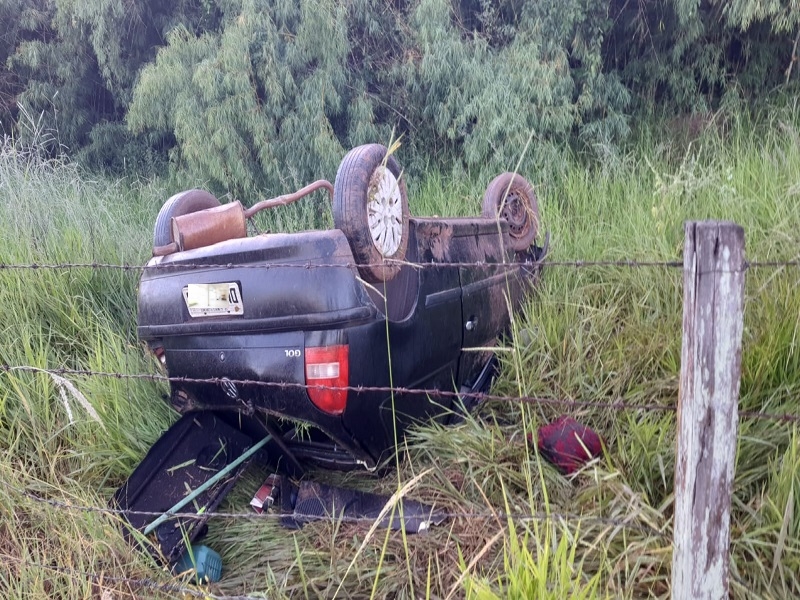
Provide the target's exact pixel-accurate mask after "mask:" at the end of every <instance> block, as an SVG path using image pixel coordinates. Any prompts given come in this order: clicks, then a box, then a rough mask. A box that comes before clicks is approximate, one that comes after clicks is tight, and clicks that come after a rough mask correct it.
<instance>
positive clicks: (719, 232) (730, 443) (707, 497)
mask: <svg viewBox="0 0 800 600" xmlns="http://www.w3.org/2000/svg"><path fill="white" fill-rule="evenodd" d="M685 232H686V242H685V245H684V253H683V268H684V271H683V273H684V275H683V289H684V296H683V347H682V350H681V380H680V393H679V400H678V440H677V454H676V465H675V521H674V540H673V546H672V548H673V555H672V597H673V598H674V599H675V600H686V599H689V598H691V599H706V598H707V599H714V600H719V599H722V598H728V572H729V563H730V507H731V493H732V486H733V471H734V460H735V457H736V430H737V424H738V406H737V405H738V400H739V381H740V378H741V363H742V322H743V310H744V271H745V260H744V230H743V229H742V228H741V227H739V226H738V225H736V224H735V223H726V222H718V221H703V222H687V223H686V225H685Z"/></svg>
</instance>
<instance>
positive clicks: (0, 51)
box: [0, 0, 800, 194]
mask: <svg viewBox="0 0 800 600" xmlns="http://www.w3.org/2000/svg"><path fill="white" fill-rule="evenodd" d="M798 14H800V10H798V9H797V8H795V7H794V4H793V3H781V2H767V3H765V2H759V1H757V0H736V1H734V2H721V1H720V0H647V1H643V2H627V1H625V0H611V1H607V0H606V1H603V0H541V1H537V2H525V1H524V0H494V1H492V0H409V1H406V0H299V1H298V2H280V1H278V0H266V1H259V2H256V1H255V0H203V1H202V2H199V3H198V2H188V1H186V0H182V1H178V2H171V3H163V2H160V1H157V0H81V1H78V0H3V2H2V4H0V19H1V20H2V22H3V24H4V29H5V30H6V31H5V33H4V34H2V35H0V59H2V67H0V121H1V122H2V126H3V129H4V131H5V133H6V134H8V135H13V136H15V137H17V138H21V139H23V140H24V138H25V136H26V135H28V129H29V128H27V127H25V126H23V125H24V120H21V114H20V108H19V107H20V106H22V107H23V108H24V110H25V111H26V113H27V114H28V115H29V116H30V118H32V119H34V120H36V122H37V124H38V130H37V131H41V129H44V130H46V131H51V132H52V135H51V136H50V142H51V146H50V149H49V151H50V152H52V153H54V154H55V153H62V152H66V153H68V154H69V155H71V156H73V157H75V158H77V159H78V160H79V161H80V162H82V163H84V164H85V165H87V166H89V167H91V168H94V169H103V170H110V171H114V172H122V171H134V172H136V173H139V174H146V175H149V174H152V173H153V172H160V171H164V170H165V169H166V168H170V169H171V170H172V172H173V174H178V175H179V176H180V177H182V178H185V179H187V180H188V181H192V182H194V183H195V184H198V181H199V182H201V183H202V184H204V185H207V186H209V187H211V188H212V189H215V190H216V191H217V192H218V193H221V192H227V191H230V192H233V193H234V194H255V193H256V192H258V193H263V194H266V193H279V192H281V191H284V190H285V189H286V188H289V187H294V186H297V185H299V184H301V183H305V182H307V181H309V180H311V179H314V178H316V177H327V178H332V177H333V176H334V174H335V169H336V166H337V165H338V162H339V160H340V159H341V156H342V155H343V154H344V152H345V151H346V149H348V148H349V147H352V146H354V145H357V144H361V143H365V142H370V141H375V140H380V141H387V140H388V139H389V138H390V136H391V135H392V132H394V135H395V136H398V135H401V134H402V135H403V136H404V142H405V147H406V149H405V150H404V162H405V163H406V165H407V166H408V167H409V168H410V169H412V170H414V171H423V170H427V169H429V167H432V166H433V167H435V168H436V169H437V170H442V169H444V170H451V169H452V170H455V172H456V173H457V174H467V175H468V176H473V177H481V178H485V177H488V176H490V175H491V174H492V173H496V172H497V171H499V170H502V169H509V168H513V167H514V166H515V164H516V161H517V160H518V158H519V156H520V155H521V154H522V150H523V148H525V147H526V145H528V146H529V150H528V152H527V154H526V157H527V158H526V160H528V161H530V162H529V163H528V164H527V165H525V166H524V167H523V170H529V169H530V170H533V169H535V168H537V167H541V166H542V165H543V164H546V163H548V162H553V161H552V158H553V157H554V156H556V157H558V156H559V155H560V153H561V152H563V151H564V149H567V148H569V149H572V150H577V151H579V152H588V153H589V154H590V155H595V156H606V155H607V154H608V153H609V152H614V150H615V148H617V147H618V145H619V144H620V142H621V141H623V140H624V139H625V138H626V136H627V135H628V133H629V131H630V128H631V127H632V126H634V127H635V126H636V123H638V122H639V120H641V119H647V118H650V117H651V116H653V115H663V114H665V113H666V114H673V115H678V116H680V118H681V119H685V120H686V121H687V122H690V123H695V122H696V121H693V120H692V119H693V117H690V116H689V115H695V117H694V119H695V120H696V119H699V122H700V123H703V122H705V120H706V119H707V115H708V113H709V111H715V110H717V109H719V108H720V107H722V108H728V109H730V108H732V109H735V110H737V111H739V110H746V109H747V108H748V107H749V106H752V105H757V104H758V103H759V102H760V101H761V100H763V99H764V98H765V97H766V96H768V95H770V94H771V93H772V92H773V91H774V90H775V89H776V87H778V86H786V85H787V84H788V85H790V86H791V84H792V82H793V81H794V79H796V77H797V73H795V72H793V70H792V68H791V65H793V52H796V44H795V41H796V37H795V36H796V34H797V33H798V21H799V18H798ZM698 115H699V116H698ZM678 125H680V123H679V124H678ZM37 135H38V134H37Z"/></svg>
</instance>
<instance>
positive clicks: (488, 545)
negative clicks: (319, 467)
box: [0, 109, 800, 598]
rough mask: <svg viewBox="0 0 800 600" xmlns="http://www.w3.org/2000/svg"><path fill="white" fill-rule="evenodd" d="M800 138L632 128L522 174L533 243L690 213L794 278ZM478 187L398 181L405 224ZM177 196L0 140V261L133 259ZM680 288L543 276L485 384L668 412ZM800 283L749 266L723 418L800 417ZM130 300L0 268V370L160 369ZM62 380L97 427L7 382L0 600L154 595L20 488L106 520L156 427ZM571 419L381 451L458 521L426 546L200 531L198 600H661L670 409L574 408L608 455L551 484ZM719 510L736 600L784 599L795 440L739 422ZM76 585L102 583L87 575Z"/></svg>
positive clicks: (109, 527)
mask: <svg viewBox="0 0 800 600" xmlns="http://www.w3.org/2000/svg"><path fill="white" fill-rule="evenodd" d="M799 124H800V118H798V115H797V114H796V113H794V112H792V110H791V109H782V110H781V111H773V112H772V113H770V114H765V115H764V116H762V117H761V118H760V119H758V120H757V121H745V120H743V119H737V118H730V119H729V120H728V121H727V122H726V123H724V126H719V127H717V126H716V125H715V126H712V127H711V128H709V130H708V131H706V132H705V134H704V135H703V136H701V137H700V138H698V139H696V140H693V141H692V143H691V144H690V145H687V144H681V145H678V144H675V143H673V142H672V141H671V140H670V139H669V138H668V137H660V136H659V135H657V134H656V133H654V132H643V133H642V134H641V136H640V137H641V139H640V141H639V142H638V143H637V144H635V146H633V147H631V148H630V149H629V150H628V152H627V153H625V152H618V153H616V154H614V155H613V156H612V157H611V158H609V159H608V160H606V161H604V162H603V163H601V164H594V165H592V166H588V167H587V166H586V165H585V164H583V163H581V162H580V161H579V160H577V159H576V158H573V157H569V156H565V157H564V159H563V160H560V161H557V162H554V163H553V164H550V165H542V168H541V170H539V171H537V172H532V173H526V176H528V178H529V179H530V180H531V181H532V182H533V183H534V185H535V186H536V188H537V190H538V191H539V196H540V205H541V209H542V217H543V222H544V224H545V226H546V227H547V228H548V229H549V230H550V231H551V234H552V244H551V252H552V254H551V257H552V258H553V259H554V260H561V259H584V260H592V259H612V260H613V259H623V260H624V259H636V260H680V255H681V249H682V243H683V229H682V223H683V221H684V220H686V219H704V218H721V219H728V220H734V221H736V222H738V223H740V224H741V225H742V226H743V227H744V228H745V232H746V237H747V254H748V258H749V259H750V260H761V261H765V260H797V259H798V258H799V257H800V210H798V208H797V202H796V201H797V198H796V196H797V194H798V190H800V179H798V176H797V173H800V134H798V131H800V130H799V129H798V127H800V125H799ZM654 131H655V130H654ZM400 154H401V158H402V150H401V151H400ZM483 185H485V182H484V183H481V184H479V183H475V182H471V181H469V180H458V181H451V180H448V179H445V178H443V177H441V176H440V175H439V174H437V173H430V174H429V175H428V176H427V178H426V179H424V180H422V181H417V182H413V181H412V182H410V192H411V211H412V213H414V214H417V215H434V214H436V215H440V216H451V215H452V216H455V215H470V214H473V215H474V214H479V211H480V201H481V196H482V189H483ZM174 191H177V190H170V191H169V192H166V191H164V190H162V189H161V188H160V187H159V186H158V185H155V184H152V185H148V184H139V185H136V186H132V185H126V184H124V183H122V182H110V181H92V180H91V179H89V178H87V177H86V176H85V175H83V174H81V173H80V172H79V171H77V170H76V169H75V168H74V167H73V166H71V165H68V164H62V163H58V162H56V163H53V162H46V161H43V160H40V159H38V158H36V156H35V155H26V154H25V153H24V152H21V151H20V149H18V148H14V147H12V146H8V145H7V146H5V147H4V148H3V149H2V152H0V263H3V264H10V263H37V264H44V263H49V264H53V263H76V262H80V263H122V262H126V263H131V264H140V263H143V262H144V261H145V260H146V258H147V255H148V252H149V248H150V245H151V227H152V223H153V221H154V219H155V215H156V213H157V210H158V207H159V206H160V203H161V201H162V200H163V199H165V198H166V197H167V196H168V195H170V194H171V193H173V192H174ZM295 210H296V211H297V212H296V213H285V216H286V215H289V216H291V218H292V219H297V220H300V221H303V222H294V221H293V222H291V223H284V222H283V221H282V220H281V219H282V218H283V217H279V216H274V217H272V216H271V217H267V218H266V220H265V221H264V225H263V226H264V227H268V228H271V229H273V230H274V228H292V229H302V228H303V227H307V226H310V225H314V224H318V223H319V222H323V223H328V224H329V223H330V221H328V220H325V219H328V218H329V217H327V216H324V215H323V216H320V214H321V213H318V210H317V206H316V205H315V204H314V203H313V202H312V203H311V204H310V205H309V206H308V207H306V208H303V207H301V206H300V205H298V207H297V208H296V209H295ZM309 211H310V212H309ZM289 216H286V218H289ZM320 219H322V220H321V221H320ZM681 286H682V274H681V271H680V269H669V268H660V267H647V268H605V267H602V268H601V267H584V268H575V267H556V266H554V267H552V268H551V269H549V271H548V272H546V274H545V278H544V280H543V282H542V285H541V287H540V289H539V291H538V292H537V294H536V295H535V296H533V297H532V298H531V299H530V301H529V302H527V303H526V305H525V306H524V310H523V311H522V312H521V313H520V314H518V315H517V316H516V318H515V320H514V325H513V330H512V332H511V334H510V336H509V337H508V338H507V339H506V340H505V341H504V344H505V347H506V349H507V351H503V352H501V353H500V357H501V359H502V375H501V377H500V379H499V381H498V382H497V383H496V387H495V392H496V393H498V394H508V395H509V396H519V395H525V396H546V397H551V398H562V399H564V398H566V399H577V400H590V401H597V402H610V401H618V400H622V401H624V402H626V403H631V404H646V405H653V406H657V407H671V406H674V405H675V404H676V402H677V396H678V375H679V370H680V327H681V303H682V290H681ZM799 286H800V270H799V269H796V268H794V269H792V268H783V269H775V268H762V269H751V270H750V271H748V273H747V299H746V308H745V334H744V355H743V379H742V395H741V408H742V410H755V411H765V412H772V413H783V412H787V413H792V414H800V407H798V397H800V350H799V349H798V328H800V293H798V287H799ZM135 298H136V273H131V272H126V271H120V270H106V269H66V268H65V269H54V270H50V269H36V270H10V269H0V302H2V304H0V306H2V307H3V310H4V317H3V319H2V320H1V321H0V322H1V323H2V325H0V363H3V364H7V365H30V366H33V367H38V368H53V367H72V368H87V369H92V370H100V371H112V372H113V371H119V372H130V373H136V372H155V371H156V369H157V365H156V364H155V363H154V362H153V361H152V360H151V359H150V358H149V357H148V356H147V354H146V353H145V352H144V350H143V348H142V347H141V346H140V344H139V343H138V342H137V340H136V337H135V329H134V324H135V309H136V307H135ZM72 383H73V384H74V385H75V386H76V387H77V389H78V390H79V392H81V393H82V394H83V395H84V396H85V398H86V399H87V400H88V402H89V403H90V404H91V406H92V407H93V408H94V410H95V411H96V412H97V414H98V415H99V417H100V420H101V421H102V424H99V423H97V422H95V421H94V420H93V419H92V418H91V417H90V415H89V414H88V412H87V411H86V410H85V409H84V407H83V406H82V405H81V403H80V402H79V401H77V400H76V399H75V398H74V397H72V396H70V395H69V394H67V396H66V400H65V398H64V397H62V395H61V393H60V391H59V386H58V384H57V383H56V382H54V380H53V379H52V378H51V377H49V376H48V375H46V374H42V373H31V372H20V371H12V372H2V373H0V449H2V450H4V452H3V454H2V458H0V481H2V482H3V484H4V485H2V486H0V512H2V515H3V517H2V520H0V559H2V561H1V562H0V564H2V567H0V590H2V591H3V596H4V597H9V598H23V597H24V598H50V597H53V596H60V597H65V598H73V597H91V596H93V595H94V596H95V597H97V596H99V595H100V594H101V593H102V591H103V590H109V591H111V592H113V594H114V597H150V596H159V594H160V595H163V596H165V597H167V596H170V595H171V594H169V593H166V592H164V593H160V592H158V591H155V590H152V589H142V588H138V587H136V585H135V584H131V583H126V582H124V581H119V580H116V579H114V578H120V577H122V578H125V577H127V578H140V577H147V578H151V579H154V580H156V581H158V582H160V583H165V582H169V581H171V580H172V576H171V575H170V574H169V573H166V572H164V571H162V570H160V569H159V567H158V566H157V565H156V564H154V563H153V562H152V561H151V559H149V557H148V556H147V555H145V554H144V553H140V552H138V551H132V550H131V549H130V548H129V547H128V546H127V544H126V543H125V542H124V540H123V539H122V537H121V535H120V533H119V528H118V523H117V522H116V521H115V519H114V518H112V517H109V516H107V515H102V514H97V513H92V512H82V511H76V510H64V509H58V508H55V507H53V506H50V505H47V504H42V503H37V502H35V501H33V500H31V499H30V498H29V497H27V496H25V495H23V494H20V493H19V491H18V490H20V489H24V490H26V491H28V492H32V493H35V494H37V495H40V496H45V497H49V498H53V499H57V500H59V501H64V502H68V503H71V504H76V505H95V506H104V505H105V504H106V503H107V502H108V499H109V498H110V496H111V494H112V493H113V491H114V490H115V489H116V487H117V486H118V485H119V484H120V483H121V482H122V481H123V480H124V479H125V478H126V477H127V475H128V474H129V473H130V472H131V471H132V469H133V468H134V467H135V465H136V464H137V462H138V461H139V460H141V458H142V457H143V456H144V453H145V452H146V450H147V449H148V448H149V446H150V445H151V444H152V442H153V441H155V440H156V439H157V438H158V436H159V434H160V432H161V431H162V430H163V429H164V428H166V427H167V426H168V425H169V423H170V422H171V421H172V419H173V418H174V415H173V414H172V413H171V411H170V410H169V409H168V408H167V407H166V403H165V402H163V399H162V395H163V394H164V393H165V391H166V390H165V389H164V388H163V387H162V386H160V385H156V384H153V383H148V382H144V381H129V380H118V379H114V378H94V377H87V378H73V379H72ZM67 406H69V410H68V409H67ZM565 410H566V409H565V408H563V407H562V408H558V407H555V406H552V405H547V404H540V405H536V404H532V405H523V404H520V403H516V402H506V403H493V404H491V405H488V406H485V407H484V408H482V409H481V410H480V412H479V413H478V415H477V416H475V417H471V418H467V419H466V420H465V421H464V422H463V423H462V424H461V425H459V426H457V427H452V428H443V427H438V426H425V427H420V428H419V429H417V430H415V431H414V433H413V434H412V435H410V436H409V438H408V439H407V441H406V444H405V445H404V446H403V447H402V448H401V449H400V450H401V452H402V454H403V455H404V457H405V458H406V460H405V461H403V462H402V463H401V467H400V479H401V481H409V480H411V479H412V478H413V477H414V476H415V475H418V474H419V473H422V472H423V471H425V470H428V469H429V470H430V472H429V474H427V475H425V476H424V477H423V478H422V479H421V481H420V482H419V483H418V485H417V486H416V487H415V488H414V490H413V492H412V495H413V496H415V497H417V498H419V499H422V500H424V501H427V502H431V503H434V504H436V505H437V506H438V507H441V508H443V509H445V510H447V511H450V512H452V513H457V516H453V517H452V518H451V519H449V520H448V522H447V523H446V524H445V525H443V526H440V527H438V528H434V529H432V530H431V531H429V532H427V533H425V534H423V535H417V536H408V537H405V538H404V537H402V536H400V535H396V534H391V535H389V536H388V537H384V536H383V535H381V536H375V537H374V538H373V539H370V540H368V542H367V543H366V544H364V539H365V535H366V533H367V526H362V525H358V524H342V523H339V524H336V523H317V524H313V525H307V526H306V527H305V528H304V529H303V530H301V531H299V532H288V531H287V530H284V529H282V528H281V527H280V526H279V524H278V523H277V522H275V521H274V520H251V519H246V520H245V519H212V520H211V522H210V532H209V536H208V539H207V542H206V543H208V544H209V545H211V546H213V547H214V548H215V549H216V550H218V551H220V552H221V553H222V555H223V560H224V564H225V572H224V578H223V581H222V582H220V584H219V585H217V586H213V587H212V591H214V592H216V593H224V594H266V595H268V596H269V597H271V598H274V597H331V596H333V595H334V594H335V593H336V590H337V589H339V590H340V591H339V597H367V596H370V595H371V594H373V593H374V595H375V596H377V597H392V598H403V597H411V595H412V590H413V595H414V597H420V596H424V597H432V598H445V597H465V596H466V597H470V598H494V597H516V598H527V597H536V596H537V595H538V596H541V597H559V598H560V597H574V598H583V597H587V598H588V597H591V598H593V597H605V596H611V597H630V598H633V597H641V596H653V597H664V596H666V595H668V594H669V589H670V588H669V578H670V573H669V571H670V561H671V519H672V477H673V472H674V446H675V418H674V413H673V412H671V411H669V410H667V411H648V410H635V411H615V410H610V409H608V408H594V409H588V408H587V409H581V410H571V411H570V412H571V414H573V415H574V416H575V417H576V418H578V419H580V420H582V421H584V422H586V423H587V424H589V425H591V426H593V427H594V428H596V429H597V430H598V431H599V432H600V433H601V434H602V435H603V437H604V439H605V441H606V443H607V447H608V452H607V454H606V455H605V456H604V457H603V458H602V459H601V460H599V461H597V462H596V463H594V464H592V465H591V466H590V467H589V468H587V469H586V470H585V471H583V472H582V473H581V474H579V475H577V476H574V477H572V478H565V477H563V476H562V475H560V474H558V473H557V472H556V471H555V470H554V469H553V468H552V467H551V466H550V465H548V464H547V463H545V462H544V461H543V460H542V459H541V457H539V456H538V455H537V454H536V452H535V449H534V447H533V445H532V444H531V443H530V441H529V440H528V438H527V437H526V435H525V432H531V431H535V430H536V428H537V427H538V426H539V425H541V424H542V423H545V422H547V421H549V420H550V419H552V418H553V417H554V416H556V415H557V414H560V413H562V412H564V411H565ZM70 413H71V415H72V419H70ZM264 475H265V472H264V471H263V470H262V469H258V468H253V469H251V470H250V471H249V472H248V473H247V474H246V475H245V477H244V478H243V479H242V481H241V482H240V483H239V484H238V485H237V487H236V488H235V490H234V491H233V493H232V494H231V495H230V497H229V498H228V499H227V500H226V502H225V504H224V506H223V508H224V509H225V510H230V511H234V512H240V511H242V510H244V509H245V508H246V507H247V503H248V501H249V498H250V495H251V494H252V492H253V491H254V490H255V489H256V488H257V487H258V485H260V481H261V479H262V478H263V476H264ZM344 480H345V481H346V482H347V483H350V484H353V485H360V486H364V487H371V488H373V489H375V488H378V489H384V490H385V491H387V492H389V493H392V492H394V491H395V490H396V486H397V479H396V478H388V480H373V479H369V478H365V477H364V476H358V475H349V476H346V477H345V478H344ZM733 509H734V511H733V523H732V528H731V534H732V582H733V592H734V595H735V596H736V597H741V598H744V597H750V594H755V595H757V596H762V597H793V596H797V595H800V581H798V576H797V573H798V572H800V436H798V432H797V429H796V427H793V426H792V425H791V424H787V423H781V422H777V421H765V420H752V419H744V420H742V422H741V425H740V437H739V450H738V456H737V463H736V480H735V484H734V502H733ZM470 513H473V514H472V516H469V514H470ZM508 514H533V515H537V517H536V518H534V519H527V520H525V519H522V520H521V519H518V518H509V517H508V516H505V515H508ZM547 515H550V516H549V517H548V516H547ZM616 521H619V522H624V525H620V524H615V522H616ZM356 555H358V559H357V560H355V561H354V560H353V558H354V557H355V556H356ZM33 565H40V566H33ZM69 572H89V573H99V574H102V575H103V576H104V579H103V581H101V582H99V583H98V582H94V583H90V582H87V580H86V578H85V577H82V576H80V575H79V574H75V573H73V574H72V575H70V574H69ZM373 588H374V589H373Z"/></svg>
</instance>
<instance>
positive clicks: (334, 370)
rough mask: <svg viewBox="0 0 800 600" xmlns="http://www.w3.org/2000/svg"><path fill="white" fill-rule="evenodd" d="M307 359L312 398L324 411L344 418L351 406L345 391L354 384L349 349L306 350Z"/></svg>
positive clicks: (309, 387)
mask: <svg viewBox="0 0 800 600" xmlns="http://www.w3.org/2000/svg"><path fill="white" fill-rule="evenodd" d="M305 358H306V385H307V386H308V387H307V388H306V389H307V391H308V397H309V398H311V401H312V402H313V403H314V405H315V406H316V407H317V408H319V409H320V410H322V411H324V412H326V413H328V414H331V415H340V414H342V413H343V412H344V407H345V405H346V404H347V389H345V387H346V386H347V384H348V382H349V381H350V377H349V363H348V348H347V346H346V345H341V346H323V347H321V348H306V353H305ZM331 388H342V389H331Z"/></svg>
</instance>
